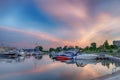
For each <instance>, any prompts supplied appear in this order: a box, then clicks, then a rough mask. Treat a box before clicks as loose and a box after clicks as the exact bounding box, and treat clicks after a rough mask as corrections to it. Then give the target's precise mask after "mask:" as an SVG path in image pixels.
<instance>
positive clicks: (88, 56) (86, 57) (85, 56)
mask: <svg viewBox="0 0 120 80" xmlns="http://www.w3.org/2000/svg"><path fill="white" fill-rule="evenodd" d="M97 57H98V55H96V54H78V55H77V56H74V59H83V60H84V59H96V58H97Z"/></svg>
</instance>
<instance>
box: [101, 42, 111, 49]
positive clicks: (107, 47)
mask: <svg viewBox="0 0 120 80" xmlns="http://www.w3.org/2000/svg"><path fill="white" fill-rule="evenodd" d="M103 47H104V49H105V50H106V49H110V46H109V43H108V40H106V41H105V42H104V44H103Z"/></svg>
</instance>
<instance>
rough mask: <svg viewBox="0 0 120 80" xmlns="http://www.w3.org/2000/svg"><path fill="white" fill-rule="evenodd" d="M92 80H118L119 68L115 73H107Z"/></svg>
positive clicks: (119, 78) (119, 77)
mask: <svg viewBox="0 0 120 80" xmlns="http://www.w3.org/2000/svg"><path fill="white" fill-rule="evenodd" d="M92 80H120V70H119V71H117V72H115V73H111V74H107V75H104V76H101V77H98V78H95V79H92Z"/></svg>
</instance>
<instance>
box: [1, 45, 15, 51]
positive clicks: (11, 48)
mask: <svg viewBox="0 0 120 80" xmlns="http://www.w3.org/2000/svg"><path fill="white" fill-rule="evenodd" d="M6 50H16V48H14V47H4V46H0V52H3V51H6Z"/></svg>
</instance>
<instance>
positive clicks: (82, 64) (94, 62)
mask: <svg viewBox="0 0 120 80" xmlns="http://www.w3.org/2000/svg"><path fill="white" fill-rule="evenodd" d="M75 62H76V65H77V66H78V67H84V66H86V65H87V64H96V63H98V61H96V60H76V61H75Z"/></svg>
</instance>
